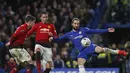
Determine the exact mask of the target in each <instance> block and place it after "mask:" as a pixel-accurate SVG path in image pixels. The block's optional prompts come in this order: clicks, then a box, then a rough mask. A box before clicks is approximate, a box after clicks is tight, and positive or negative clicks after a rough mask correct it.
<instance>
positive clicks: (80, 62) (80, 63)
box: [78, 58, 86, 73]
mask: <svg viewBox="0 0 130 73" xmlns="http://www.w3.org/2000/svg"><path fill="white" fill-rule="evenodd" d="M85 62H86V60H85V59H84V58H78V67H79V73H86V70H85V67H84V63H85Z"/></svg>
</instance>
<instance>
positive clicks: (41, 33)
mask: <svg viewBox="0 0 130 73" xmlns="http://www.w3.org/2000/svg"><path fill="white" fill-rule="evenodd" d="M33 32H36V42H45V43H49V37H50V35H49V33H50V32H51V33H52V34H53V36H54V37H57V32H56V29H55V27H54V25H53V24H48V23H45V24H43V23H42V22H39V23H37V24H35V25H34V26H33V27H32V29H31V30H30V31H29V32H28V34H27V37H28V36H29V35H31V34H32V33H33Z"/></svg>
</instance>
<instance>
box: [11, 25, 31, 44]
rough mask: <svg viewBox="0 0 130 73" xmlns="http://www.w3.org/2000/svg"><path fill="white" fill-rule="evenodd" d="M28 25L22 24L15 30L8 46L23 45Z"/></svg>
mask: <svg viewBox="0 0 130 73" xmlns="http://www.w3.org/2000/svg"><path fill="white" fill-rule="evenodd" d="M28 30H29V29H28V25H27V24H23V25H21V26H19V27H18V28H17V30H16V31H15V33H14V34H13V35H12V36H11V39H10V46H21V45H23V44H24V41H25V38H26V34H27V32H28Z"/></svg>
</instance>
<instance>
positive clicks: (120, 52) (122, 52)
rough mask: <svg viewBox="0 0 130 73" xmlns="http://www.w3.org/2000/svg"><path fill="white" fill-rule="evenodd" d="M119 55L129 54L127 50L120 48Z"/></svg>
mask: <svg viewBox="0 0 130 73" xmlns="http://www.w3.org/2000/svg"><path fill="white" fill-rule="evenodd" d="M118 54H119V55H123V56H127V52H125V51H123V50H119V51H118Z"/></svg>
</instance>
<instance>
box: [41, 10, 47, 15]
mask: <svg viewBox="0 0 130 73" xmlns="http://www.w3.org/2000/svg"><path fill="white" fill-rule="evenodd" d="M42 14H48V12H45V11H43V12H40V16H42Z"/></svg>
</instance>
